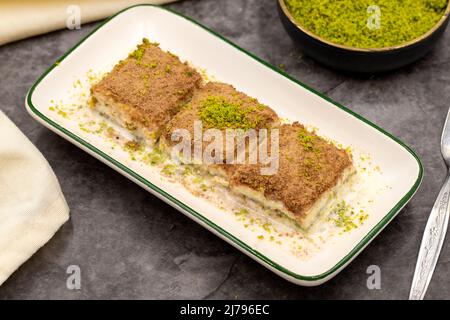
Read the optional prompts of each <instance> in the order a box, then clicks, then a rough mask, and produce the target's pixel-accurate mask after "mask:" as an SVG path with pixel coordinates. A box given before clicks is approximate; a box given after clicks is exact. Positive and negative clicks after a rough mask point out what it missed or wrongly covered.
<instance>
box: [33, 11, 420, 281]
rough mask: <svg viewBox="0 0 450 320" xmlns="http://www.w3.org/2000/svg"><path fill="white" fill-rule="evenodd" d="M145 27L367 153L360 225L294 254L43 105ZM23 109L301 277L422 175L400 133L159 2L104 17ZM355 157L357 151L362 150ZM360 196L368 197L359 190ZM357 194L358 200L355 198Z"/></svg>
mask: <svg viewBox="0 0 450 320" xmlns="http://www.w3.org/2000/svg"><path fill="white" fill-rule="evenodd" d="M143 37H147V38H149V39H150V40H151V41H156V42H159V43H160V44H161V47H162V49H164V50H170V51H171V52H173V53H175V54H177V55H178V56H180V58H181V59H182V60H185V61H189V62H190V63H192V64H193V65H195V66H198V67H201V68H205V69H206V70H207V72H208V74H211V75H213V76H214V77H215V78H216V79H218V80H220V81H223V82H227V83H230V84H232V85H233V86H235V87H236V88H237V89H238V90H240V91H243V92H245V93H247V94H248V95H250V96H253V97H255V98H257V99H258V100H260V101H261V102H262V103H265V104H267V105H269V106H270V107H272V108H273V109H274V110H275V111H276V112H277V113H278V114H279V115H280V116H281V117H285V118H288V119H290V120H293V121H300V122H301V123H304V124H307V125H310V126H313V127H315V128H317V129H318V131H319V134H321V135H323V136H326V137H329V138H331V139H333V140H336V141H338V142H339V143H342V144H343V145H344V146H351V147H352V148H353V149H355V150H359V151H356V152H357V153H356V154H358V152H360V154H363V153H364V154H368V155H370V163H373V164H376V165H377V167H378V166H379V168H381V170H380V172H382V173H380V174H374V173H372V174H367V173H366V172H365V171H366V169H365V168H363V167H364V163H362V162H361V161H363V160H364V159H362V158H363V157H362V156H355V157H354V158H355V161H356V162H358V163H357V167H358V168H359V171H361V178H362V179H361V180H362V184H363V185H364V184H365V185H366V186H367V188H366V189H367V190H375V191H371V192H370V193H369V195H367V192H366V197H367V196H369V197H371V198H370V201H369V203H370V205H368V207H367V210H368V212H369V218H368V219H367V220H366V221H365V222H364V224H363V225H361V226H360V227H359V228H357V229H355V230H352V231H351V232H346V233H344V234H342V235H336V236H335V237H332V238H330V239H329V241H325V242H324V243H323V244H322V245H321V247H320V249H318V250H317V252H315V253H314V254H313V255H311V256H310V257H307V258H305V257H302V256H301V255H299V254H294V253H293V251H292V250H290V249H286V248H284V247H283V246H282V245H280V244H276V243H275V242H274V241H269V240H268V238H269V237H266V239H265V240H262V238H263V237H261V236H258V232H255V231H250V230H249V229H247V228H245V227H244V226H243V225H242V223H240V222H239V221H237V220H236V218H235V216H234V214H229V213H227V212H224V210H223V209H220V208H219V207H218V206H216V205H214V203H211V202H209V201H207V200H206V199H204V198H201V197H196V196H194V195H193V194H192V193H190V192H189V191H188V190H186V189H185V188H183V187H182V186H181V185H180V184H176V183H173V182H171V181H168V180H167V179H164V177H162V176H160V175H158V174H157V173H155V172H154V171H149V170H147V169H146V168H144V167H143V166H142V165H139V164H136V163H134V162H133V161H129V159H127V158H126V157H125V156H124V155H123V152H122V153H120V152H119V151H117V150H113V149H111V148H110V147H108V146H107V145H106V144H105V143H103V142H102V141H101V140H99V139H93V138H92V137H89V136H88V135H87V134H86V133H84V132H83V131H82V130H79V129H78V126H77V123H73V121H72V122H71V120H68V119H65V118H64V117H61V116H58V115H57V114H56V113H55V112H52V111H50V110H49V105H50V101H51V100H55V101H59V100H64V101H70V99H71V97H70V88H72V85H73V82H74V81H75V80H76V79H80V78H83V77H84V76H85V74H86V71H87V70H89V69H94V70H108V69H109V68H111V66H113V65H114V64H115V63H117V62H118V61H119V60H120V59H123V58H124V57H126V56H127V54H128V52H130V51H131V50H132V49H133V48H134V47H135V46H136V44H138V43H139V42H140V41H141V40H142V38H143ZM26 106H27V109H28V112H29V113H30V114H31V115H32V116H33V117H34V118H35V119H36V120H37V121H39V122H40V123H42V124H43V125H44V126H46V127H47V128H49V129H50V130H52V131H54V132H56V133H57V134H59V135H60V136H61V137H63V138H64V139H67V140H69V141H71V142H72V143H74V144H75V145H77V146H78V147H80V148H81V149H83V150H85V151H86V152H88V153H89V154H91V155H93V156H94V157H96V158H98V159H99V160H101V161H103V162H104V163H106V164H107V165H109V166H110V167H112V168H114V169H115V170H117V171H118V172H120V173H121V174H123V175H124V176H126V177H128V178H129V179H131V180H133V181H134V182H136V183H137V184H138V185H140V186H142V187H143V188H145V189H147V190H148V191H149V192H151V193H152V194H154V195H155V196H157V197H159V198H160V199H162V200H163V201H165V202H167V203H169V204H170V205H172V206H173V207H175V208H176V209H178V210H179V211H181V212H183V213H184V214H186V215H187V216H188V217H190V218H191V219H193V220H194V221H196V222H198V223H199V224H201V225H202V226H204V227H205V228H206V229H208V230H210V231H212V232H213V233H215V234H216V235H218V236H219V237H221V238H222V239H224V240H225V241H227V242H229V243H230V244H232V245H233V246H235V247H236V248H238V249H239V250H241V251H242V252H244V253H245V254H247V255H248V256H250V257H251V258H253V259H255V260H256V261H258V262H259V263H261V264H262V265H264V266H266V267H267V268H269V269H270V270H272V271H273V272H275V273H276V274H278V275H280V276H282V277H283V278H285V279H287V280H289V281H291V282H294V283H296V284H300V285H307V286H312V285H318V284H321V283H324V282H325V281H327V280H329V279H331V278H332V277H333V276H334V275H336V274H337V273H338V272H339V271H340V270H342V269H343V268H344V267H345V266H346V265H347V264H348V263H349V262H350V261H351V260H352V259H354V258H355V257H356V256H357V255H358V254H359V253H360V252H361V250H363V249H364V247H365V246H366V245H367V244H368V243H369V242H370V241H371V240H373V238H374V237H375V236H376V235H377V234H378V233H379V232H380V231H381V230H382V229H383V228H384V227H385V226H386V225H387V224H388V223H389V222H390V221H391V220H392V219H393V218H394V216H395V215H396V214H397V213H398V212H399V210H400V209H401V208H402V207H403V206H404V205H405V204H406V203H407V202H408V201H409V200H410V199H411V197H412V196H413V195H414V193H415V192H416V190H417V188H418V187H419V184H420V182H421V180H422V172H423V169H422V165H421V163H420V160H419V158H418V157H417V156H416V154H415V153H414V152H413V151H412V150H411V149H410V148H409V147H407V146H406V145H405V144H404V143H402V142H401V141H399V140H398V139H397V138H395V137H393V136H392V135H390V134H388V133H387V132H385V131H383V130H382V129H380V128H379V127H377V126H376V125H374V124H372V123H370V122H369V121H367V120H365V119H364V118H362V117H361V116H359V115H357V114H355V113H353V112H352V111H350V110H348V109H346V108H345V107H343V106H341V105H339V104H337V103H336V102H333V101H332V100H330V99H329V98H327V97H324V96H322V95H321V94H319V93H317V92H315V91H314V90H312V89H310V88H308V87H307V86H305V85H304V84H302V83H300V82H298V81H296V80H295V79H292V78H290V77H289V76H288V75H286V74H284V73H283V72H281V71H279V70H277V69H276V68H274V67H272V66H271V65H269V64H268V63H266V62H264V61H262V60H260V59H259V58H257V57H254V56H253V55H251V54H250V53H248V52H246V51H244V50H243V49H241V48H239V47H238V46H236V45H234V44H232V43H231V42H229V41H227V40H226V39H224V38H222V37H221V36H219V35H217V34H215V33H214V32H213V31H211V30H209V29H207V28H205V27H204V26H202V25H200V24H198V23H197V22H195V21H192V20H190V19H189V18H186V17H183V16H181V15H179V14H177V13H174V12H171V11H170V10H168V9H166V8H162V7H157V6H150V5H140V6H134V7H131V8H128V9H126V10H124V11H122V12H120V13H118V14H116V15H115V16H113V17H112V18H110V19H108V20H107V21H106V22H104V23H103V24H102V25H101V26H100V27H98V28H97V29H96V30H94V31H93V32H92V33H91V34H90V35H89V36H87V37H86V38H85V39H83V40H82V41H81V42H80V43H78V44H77V45H76V46H75V47H74V48H72V49H71V50H69V51H68V52H67V53H66V54H65V55H64V56H62V57H61V58H60V59H59V60H58V62H57V63H55V64H54V65H53V66H51V67H50V68H49V69H48V70H47V71H46V72H45V73H44V74H43V75H42V76H41V77H40V78H39V79H38V80H37V81H36V83H35V84H34V85H33V87H32V88H31V89H30V91H29V93H28V96H27V98H26ZM360 158H361V159H362V160H360ZM366 200H367V199H366ZM354 201H356V200H354Z"/></svg>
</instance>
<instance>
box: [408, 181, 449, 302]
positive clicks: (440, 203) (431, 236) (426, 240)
mask: <svg viewBox="0 0 450 320" xmlns="http://www.w3.org/2000/svg"><path fill="white" fill-rule="evenodd" d="M449 200H450V176H449V174H447V178H446V179H445V182H444V185H443V186H442V189H441V191H440V192H439V195H438V197H437V199H436V202H435V203H434V206H433V209H432V210H431V213H430V216H429V218H428V221H427V225H426V227H425V232H424V234H423V238H422V243H421V244H420V251H419V257H418V258H417V264H416V270H415V272H414V278H413V282H412V286H411V291H410V293H409V299H410V300H422V299H423V297H424V296H425V293H426V291H427V288H428V284H429V283H430V280H431V277H432V276H433V272H434V268H435V267H436V263H437V261H438V258H439V254H440V252H441V248H442V244H443V243H444V239H445V234H446V232H447V225H448V217H449V209H450V206H449Z"/></svg>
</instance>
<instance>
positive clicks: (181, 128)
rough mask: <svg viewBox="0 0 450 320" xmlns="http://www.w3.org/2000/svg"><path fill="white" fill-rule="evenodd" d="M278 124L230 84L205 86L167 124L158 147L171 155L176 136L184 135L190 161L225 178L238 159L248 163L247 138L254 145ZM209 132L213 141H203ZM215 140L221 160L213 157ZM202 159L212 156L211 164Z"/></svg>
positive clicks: (263, 107)
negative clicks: (179, 133)
mask: <svg viewBox="0 0 450 320" xmlns="http://www.w3.org/2000/svg"><path fill="white" fill-rule="evenodd" d="M278 123H279V119H278V116H277V114H276V113H275V112H274V111H273V110H272V109H270V108H269V107H268V106H266V105H264V104H261V103H260V102H258V100H256V99H255V98H252V97H249V96H248V95H246V94H244V93H242V92H239V91H237V90H236V89H235V88H234V87H233V86H231V85H229V84H225V83H220V82H208V83H207V84H206V85H204V86H203V87H202V88H201V89H199V90H196V92H195V93H194V95H193V97H192V100H191V101H190V102H189V103H188V104H186V105H185V106H184V107H183V109H182V110H181V111H180V112H179V113H178V114H177V115H176V116H175V117H174V118H173V119H172V120H171V121H170V122H169V123H168V125H167V127H166V129H165V131H164V134H163V135H162V136H161V140H160V146H161V148H163V149H165V150H166V151H167V152H169V153H171V150H172V148H173V147H174V145H176V144H179V143H180V142H179V140H178V139H177V134H176V133H177V132H185V133H186V134H187V135H188V136H189V138H190V146H191V151H192V153H191V157H190V160H192V162H193V163H197V164H203V168H206V169H207V171H209V172H210V173H214V174H216V175H219V176H223V177H226V176H227V175H228V174H229V171H230V170H233V168H234V167H235V166H234V164H236V163H237V162H239V161H238V160H239V159H241V162H243V163H246V162H249V160H250V155H249V154H250V153H251V152H253V149H254V148H255V147H256V145H255V144H254V143H251V142H250V137H253V138H255V137H256V139H253V141H257V139H258V136H259V134H260V130H264V129H266V130H267V129H269V128H271V127H273V126H274V125H276V124H278ZM210 129H213V130H215V133H216V135H215V137H214V138H213V139H209V138H208V137H206V135H207V133H208V130H209V131H210ZM210 132H211V131H210ZM227 135H228V136H227ZM216 139H222V142H221V143H222V146H223V149H222V156H221V157H216V156H218V154H215V152H217V149H214V148H211V143H213V142H217V141H216ZM206 140H208V141H206ZM230 141H232V143H231V144H230V143H229V142H230ZM199 146H200V147H199ZM239 146H243V148H240V147H239ZM199 151H200V157H199V154H198V153H199ZM244 153H245V154H244ZM239 155H240V156H239ZM205 156H212V158H213V161H214V163H205V162H206V161H203V160H204V157H205ZM183 158H184V157H183ZM183 158H181V157H180V158H179V159H180V160H183ZM188 160H189V159H188ZM242 160H243V161H242Z"/></svg>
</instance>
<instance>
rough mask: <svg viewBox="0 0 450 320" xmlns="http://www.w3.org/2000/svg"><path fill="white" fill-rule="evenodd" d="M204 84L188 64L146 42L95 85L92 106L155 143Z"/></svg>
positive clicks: (136, 134)
mask: <svg viewBox="0 0 450 320" xmlns="http://www.w3.org/2000/svg"><path fill="white" fill-rule="evenodd" d="M201 81H202V80H201V76H200V74H199V73H198V72H197V71H196V70H195V69H193V68H191V67H190V66H189V65H188V64H187V63H182V62H181V61H180V59H179V58H178V57H177V56H175V55H173V54H172V53H170V52H165V51H163V50H161V49H160V48H159V44H157V43H152V42H150V41H149V40H148V39H144V40H143V42H142V43H141V44H139V45H138V47H137V49H136V50H135V51H133V52H132V53H130V54H129V56H128V58H126V59H125V60H122V61H120V62H119V63H118V64H117V65H116V66H115V67H114V68H113V70H112V71H111V72H109V73H108V74H107V75H106V76H105V77H104V78H103V79H102V80H101V81H100V82H99V83H97V84H95V85H94V86H92V88H91V97H92V98H91V101H92V103H91V106H92V107H93V108H94V109H95V110H97V111H98V112H100V113H101V114H102V115H104V116H106V117H108V118H110V119H111V120H113V121H115V122H117V123H118V124H119V125H121V126H123V127H125V128H127V129H129V130H131V131H133V133H134V134H135V136H136V137H139V138H142V139H145V140H146V141H147V142H149V143H152V142H154V141H155V140H156V139H157V138H158V137H159V135H160V133H161V130H162V128H163V127H164V126H165V125H166V124H167V122H168V121H169V120H170V119H171V118H172V117H173V116H174V115H175V114H176V113H177V112H178V111H179V110H180V108H181V106H182V105H184V104H185V103H186V102H187V101H189V99H190V98H191V97H192V94H193V92H194V90H195V89H196V88H198V87H199V86H200V84H201Z"/></svg>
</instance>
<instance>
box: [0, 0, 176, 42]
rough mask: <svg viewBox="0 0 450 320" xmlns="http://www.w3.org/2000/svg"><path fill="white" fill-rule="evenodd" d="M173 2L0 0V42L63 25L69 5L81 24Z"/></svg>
mask: <svg viewBox="0 0 450 320" xmlns="http://www.w3.org/2000/svg"><path fill="white" fill-rule="evenodd" d="M173 1H176V0H147V1H138V0H20V1H10V0H0V45H2V44H5V43H8V42H12V41H16V40H20V39H24V38H27V37H31V36H35V35H38V34H42V33H46V32H50V31H54V30H58V29H63V28H66V26H67V21H68V19H70V16H71V14H73V12H74V11H73V10H71V9H70V8H71V7H69V6H72V5H76V6H78V7H79V8H80V17H81V24H83V23H87V22H91V21H96V20H100V19H103V18H106V17H108V16H110V15H112V14H114V13H116V12H117V11H119V10H121V9H123V8H126V7H129V6H132V5H135V4H141V3H150V4H164V3H168V2H173ZM70 21H72V20H70Z"/></svg>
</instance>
